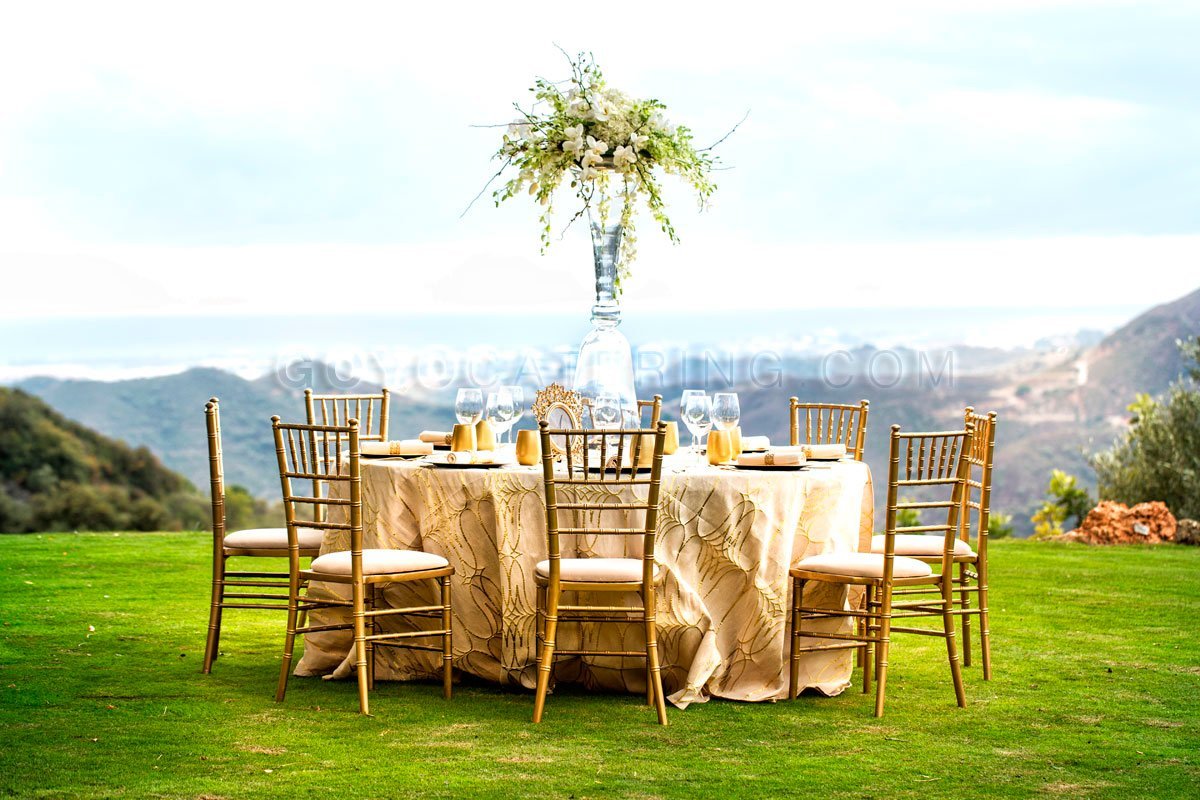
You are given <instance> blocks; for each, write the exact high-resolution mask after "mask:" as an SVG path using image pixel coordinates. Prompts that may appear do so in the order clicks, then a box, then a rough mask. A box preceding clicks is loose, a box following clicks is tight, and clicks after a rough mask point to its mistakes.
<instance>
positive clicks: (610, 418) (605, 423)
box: [592, 392, 621, 430]
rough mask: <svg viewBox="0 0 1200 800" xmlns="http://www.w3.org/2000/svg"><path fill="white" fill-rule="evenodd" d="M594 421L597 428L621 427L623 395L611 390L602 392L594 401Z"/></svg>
mask: <svg viewBox="0 0 1200 800" xmlns="http://www.w3.org/2000/svg"><path fill="white" fill-rule="evenodd" d="M592 421H593V422H595V423H596V427H597V428H604V429H606V430H607V429H609V428H619V427H621V397H620V395H616V394H612V393H609V392H601V393H600V394H598V395H596V399H595V400H593V401H592Z"/></svg>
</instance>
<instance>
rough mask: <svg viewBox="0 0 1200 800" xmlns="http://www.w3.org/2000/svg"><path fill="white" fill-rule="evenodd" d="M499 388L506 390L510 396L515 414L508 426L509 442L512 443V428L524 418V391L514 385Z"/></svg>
mask: <svg viewBox="0 0 1200 800" xmlns="http://www.w3.org/2000/svg"><path fill="white" fill-rule="evenodd" d="M500 388H501V389H504V390H506V391H507V392H508V393H509V394H510V395H512V399H513V409H514V410H515V412H516V416H514V417H513V421H512V425H511V426H509V433H508V438H509V441H512V436H513V435H512V428H514V427H516V425H517V423H518V422H520V421H521V417H523V416H525V390H524V389H522V388H521V387H520V386H515V385H514V386H501V387H500Z"/></svg>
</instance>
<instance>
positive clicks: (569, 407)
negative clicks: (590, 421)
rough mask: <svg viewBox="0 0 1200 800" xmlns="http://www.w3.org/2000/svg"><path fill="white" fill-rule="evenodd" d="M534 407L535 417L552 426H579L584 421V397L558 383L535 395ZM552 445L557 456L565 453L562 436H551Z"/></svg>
mask: <svg viewBox="0 0 1200 800" xmlns="http://www.w3.org/2000/svg"><path fill="white" fill-rule="evenodd" d="M532 408H533V417H534V419H536V420H537V421H538V422H547V423H549V425H550V427H551V428H559V429H561V428H578V427H579V426H580V424H581V423H582V421H583V397H581V396H580V395H579V393H578V392H573V391H571V390H570V389H568V388H566V387H565V386H563V385H561V384H558V383H552V384H550V385H549V386H547V387H546V388H545V389H542V390H541V391H539V392H538V393H537V394H536V395H534V398H533V406H532ZM550 445H551V446H552V447H553V448H554V455H555V457H556V458H561V457H562V456H563V455H565V453H566V451H565V450H564V449H563V448H562V445H561V437H551V439H550Z"/></svg>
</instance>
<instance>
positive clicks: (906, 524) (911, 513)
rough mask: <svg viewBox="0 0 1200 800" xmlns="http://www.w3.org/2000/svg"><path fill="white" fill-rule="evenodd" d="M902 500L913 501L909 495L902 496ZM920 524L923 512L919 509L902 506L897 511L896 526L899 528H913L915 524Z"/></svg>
mask: <svg viewBox="0 0 1200 800" xmlns="http://www.w3.org/2000/svg"><path fill="white" fill-rule="evenodd" d="M900 502H901V503H911V502H912V499H911V498H908V497H901V498H900ZM920 524H921V512H920V511H918V510H917V509H915V508H902V509H900V510H899V511H897V512H896V527H897V528H911V527H913V526H915V525H920Z"/></svg>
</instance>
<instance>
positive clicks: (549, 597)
mask: <svg viewBox="0 0 1200 800" xmlns="http://www.w3.org/2000/svg"><path fill="white" fill-rule="evenodd" d="M558 594H559V587H558V586H557V585H554V586H551V587H549V588H548V589H547V590H546V592H545V597H546V610H545V614H544V619H545V628H544V631H543V633H542V652H541V654H540V655H539V656H538V675H537V695H536V697H535V698H534V701H533V721H534V722H541V721H542V711H543V710H544V709H545V708H546V691H547V689H549V687H550V672H551V670H553V669H554V636H555V634H556V633H557V631H558Z"/></svg>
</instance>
